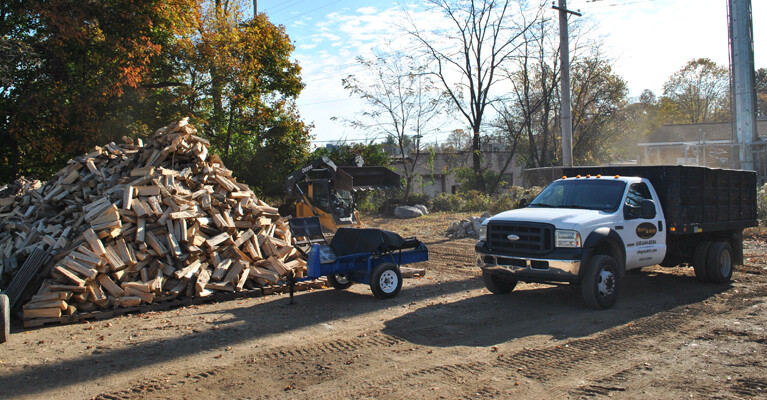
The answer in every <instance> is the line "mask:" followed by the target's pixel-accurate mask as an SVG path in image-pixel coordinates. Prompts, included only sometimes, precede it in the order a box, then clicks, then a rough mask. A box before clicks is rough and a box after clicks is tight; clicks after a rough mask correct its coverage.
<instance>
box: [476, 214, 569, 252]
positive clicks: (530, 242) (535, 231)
mask: <svg viewBox="0 0 767 400" xmlns="http://www.w3.org/2000/svg"><path fill="white" fill-rule="evenodd" d="M509 235H516V236H519V239H518V240H509V239H508V236H509ZM553 243H554V226H553V225H550V224H538V223H533V222H502V221H498V222H490V223H489V224H488V225H487V246H488V248H489V250H490V251H492V252H497V253H508V254H518V255H525V254H530V255H533V254H546V253H549V252H551V250H552V249H553V248H554V244H553Z"/></svg>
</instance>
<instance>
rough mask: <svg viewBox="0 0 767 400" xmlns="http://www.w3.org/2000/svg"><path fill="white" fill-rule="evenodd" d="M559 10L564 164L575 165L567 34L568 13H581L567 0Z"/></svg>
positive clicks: (562, 1) (561, 1) (563, 0)
mask: <svg viewBox="0 0 767 400" xmlns="http://www.w3.org/2000/svg"><path fill="white" fill-rule="evenodd" d="M552 8H554V9H555V10H559V58H560V62H561V65H562V67H561V70H562V71H561V73H562V78H561V82H560V83H561V89H560V92H561V110H560V114H561V116H562V122H561V124H562V166H563V167H565V168H567V167H572V166H573V122H572V116H571V105H570V43H569V39H568V34H567V14H568V13H570V14H575V15H578V16H580V15H581V14H580V13H577V12H574V11H569V10H568V9H567V0H559V6H553V5H552Z"/></svg>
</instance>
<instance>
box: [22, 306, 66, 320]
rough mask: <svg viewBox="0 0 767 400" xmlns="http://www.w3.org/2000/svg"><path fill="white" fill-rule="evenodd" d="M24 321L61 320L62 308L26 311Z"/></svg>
mask: <svg viewBox="0 0 767 400" xmlns="http://www.w3.org/2000/svg"><path fill="white" fill-rule="evenodd" d="M23 314H24V317H23V318H24V319H32V318H59V317H61V308H58V307H54V308H38V309H34V310H24V312H23Z"/></svg>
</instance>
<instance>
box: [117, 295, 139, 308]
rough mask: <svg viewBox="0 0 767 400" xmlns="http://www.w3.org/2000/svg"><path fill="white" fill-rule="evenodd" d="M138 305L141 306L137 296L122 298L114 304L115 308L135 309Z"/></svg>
mask: <svg viewBox="0 0 767 400" xmlns="http://www.w3.org/2000/svg"><path fill="white" fill-rule="evenodd" d="M139 304H141V297H138V296H122V297H119V298H117V302H115V306H116V307H135V306H137V305H139Z"/></svg>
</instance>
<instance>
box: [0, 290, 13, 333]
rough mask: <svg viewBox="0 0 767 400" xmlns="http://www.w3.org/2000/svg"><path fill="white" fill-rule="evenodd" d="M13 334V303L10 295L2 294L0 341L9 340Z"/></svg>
mask: <svg viewBox="0 0 767 400" xmlns="http://www.w3.org/2000/svg"><path fill="white" fill-rule="evenodd" d="M10 335H11V305H10V302H9V301H8V296H6V295H4V294H0V343H5V342H7V341H8V337H9V336H10Z"/></svg>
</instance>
